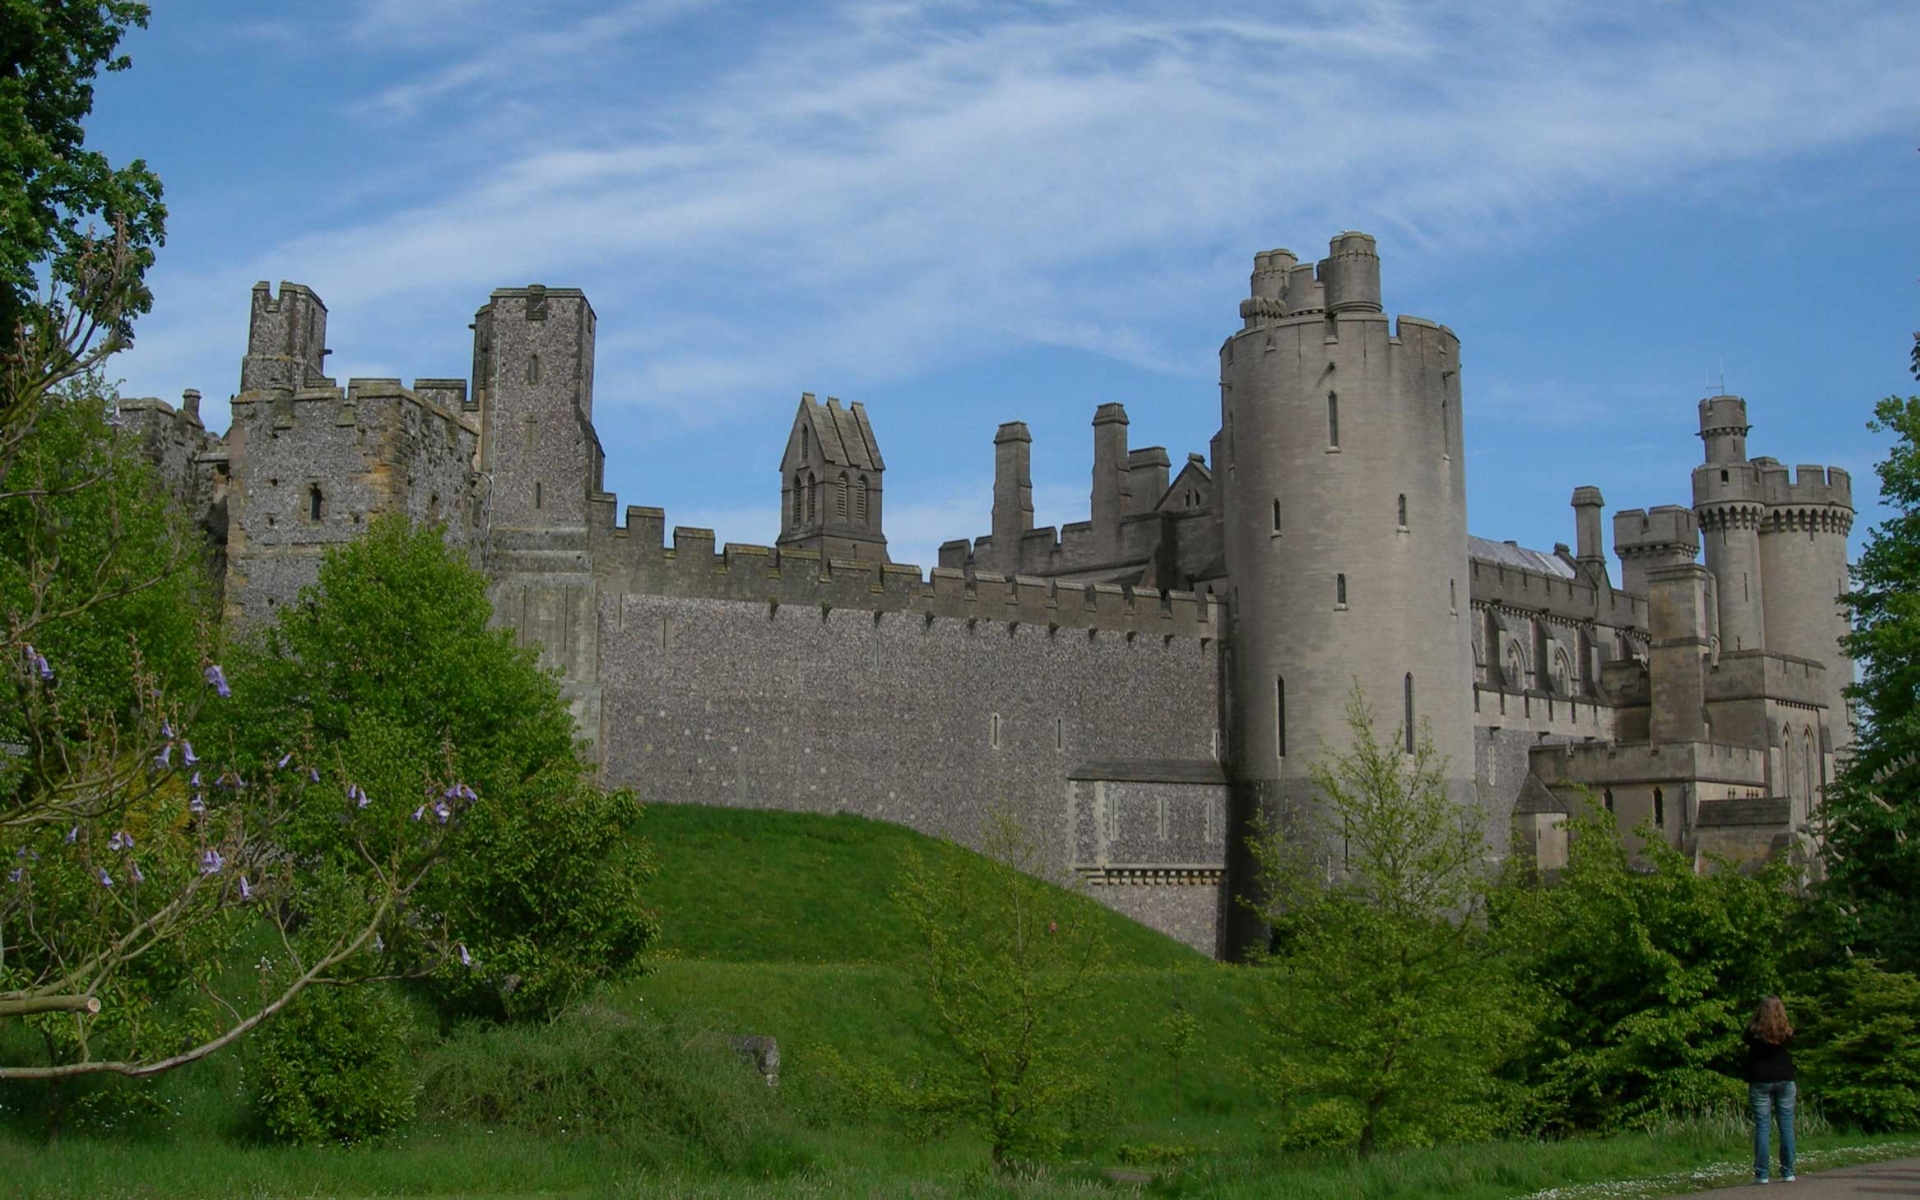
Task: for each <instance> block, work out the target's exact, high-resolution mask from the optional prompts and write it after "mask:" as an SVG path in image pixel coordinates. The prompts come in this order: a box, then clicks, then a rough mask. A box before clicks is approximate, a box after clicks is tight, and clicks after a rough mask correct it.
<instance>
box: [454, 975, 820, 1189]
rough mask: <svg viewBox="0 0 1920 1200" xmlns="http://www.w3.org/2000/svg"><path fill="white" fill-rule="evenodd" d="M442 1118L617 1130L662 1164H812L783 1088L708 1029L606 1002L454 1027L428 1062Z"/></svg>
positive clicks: (761, 1171)
mask: <svg viewBox="0 0 1920 1200" xmlns="http://www.w3.org/2000/svg"><path fill="white" fill-rule="evenodd" d="M426 1092H427V1095H428V1097H429V1103H430V1105H431V1106H432V1108H433V1110H434V1112H435V1113H436V1114H437V1115H438V1116H441V1117H444V1118H448V1119H452V1120H455V1121H459V1122H464V1123H468V1124H472V1125H481V1126H486V1127H505V1128H510V1129H517V1130H521V1131H524V1132H527V1133H531V1134H536V1135H538V1136H540V1137H543V1138H565V1139H607V1140H610V1141H613V1142H616V1143H618V1144H619V1145H621V1146H622V1147H625V1148H627V1149H628V1150H629V1151H630V1152H632V1153H636V1154H640V1155H643V1156H645V1157H646V1158H648V1159H651V1160H652V1161H653V1162H654V1163H656V1164H661V1163H666V1162H672V1161H675V1160H676V1159H679V1160H685V1159H691V1160H693V1161H696V1162H699V1163H702V1164H704V1165H706V1166H708V1167H712V1168H718V1169H722V1170H726V1171H729V1172H733V1173H736V1174H739V1175H743V1176H748V1177H752V1176H761V1177H767V1176H784V1175H788V1174H791V1173H793V1172H794V1171H796V1170H799V1169H801V1168H803V1167H805V1166H806V1157H805V1155H804V1153H803V1152H802V1151H800V1150H799V1149H798V1147H797V1146H796V1145H795V1144H794V1142H793V1140H792V1138H791V1137H790V1135H789V1133H788V1131H787V1121H786V1118H785V1117H784V1115H783V1114H782V1112H781V1109H780V1106H779V1103H778V1096H777V1094H776V1093H775V1091H774V1089H772V1088H770V1087H768V1086H767V1084H766V1081H765V1080H763V1079H762V1078H761V1077H760V1075H759V1074H758V1073H757V1072H756V1071H754V1070H753V1069H752V1067H751V1066H750V1065H748V1064H747V1063H746V1062H745V1061H744V1060H743V1059H742V1058H741V1057H740V1056H739V1055H737V1054H735V1053H734V1052H733V1051H732V1049H731V1047H729V1046H728V1044H727V1041H726V1039H725V1038H724V1037H722V1036H720V1035H718V1034H716V1033H712V1032H709V1031H707V1030H704V1029H690V1028H686V1027H676V1026H670V1025H667V1024H664V1023H661V1022H658V1021H654V1020H652V1019H650V1018H645V1017H628V1016H622V1015H620V1014H618V1013H613V1012H609V1011H605V1010H581V1011H576V1012H572V1013H569V1014H567V1015H565V1016H563V1017H561V1018H560V1019H559V1020H557V1021H555V1022H553V1023H552V1024H548V1025H529V1026H521V1027H487V1026H484V1025H478V1024H471V1025H466V1026H463V1027H461V1028H460V1029H458V1030H456V1031H455V1032H454V1034H453V1036H452V1038H450V1039H449V1040H448V1042H447V1043H446V1045H445V1046H444V1047H442V1048H441V1049H440V1050H439V1051H438V1052H437V1053H436V1054H435V1055H434V1056H433V1058H432V1060H431V1062H430V1063H429V1065H428V1068H427V1074H426Z"/></svg>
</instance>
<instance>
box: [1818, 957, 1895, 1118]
mask: <svg viewBox="0 0 1920 1200" xmlns="http://www.w3.org/2000/svg"><path fill="white" fill-rule="evenodd" d="M1794 1009H1795V1011H1796V1016H1797V1019H1798V1022H1799V1024H1798V1028H1797V1030H1796V1036H1795V1039H1794V1041H1795V1045H1796V1046H1799V1047H1802V1049H1801V1050H1800V1051H1799V1053H1798V1054H1797V1056H1796V1057H1797V1059H1798V1062H1797V1065H1798V1066H1799V1068H1800V1077H1801V1079H1802V1081H1803V1085H1804V1089H1805V1093H1806V1094H1807V1095H1808V1096H1810V1097H1812V1098H1813V1099H1814V1100H1816V1101H1817V1102H1818V1103H1819V1105H1820V1108H1821V1111H1822V1112H1823V1113H1824V1114H1825V1115H1826V1116H1827V1118H1828V1119H1829V1120H1832V1121H1836V1122H1839V1123H1841V1124H1843V1125H1850V1126H1854V1127H1856V1128H1859V1129H1864V1130H1867V1131H1870V1132H1876V1133H1897V1132H1906V1131H1911V1130H1916V1129H1920V978H1916V977H1915V976H1913V975H1908V974H1897V973H1892V972H1888V971H1883V970H1881V969H1880V967H1879V966H1878V965H1877V964H1875V963H1871V962H1867V961H1865V960H1859V959H1856V960H1854V961H1852V962H1849V963H1848V964H1847V965H1845V966H1843V967H1839V968H1836V969H1835V970H1833V971H1831V972H1829V973H1828V974H1827V975H1826V977H1825V978H1824V979H1822V980H1821V981H1820V987H1819V991H1818V993H1817V994H1816V995H1814V996H1810V997H1806V998H1801V999H1798V1000H1797V1001H1796V1003H1795V1005H1794Z"/></svg>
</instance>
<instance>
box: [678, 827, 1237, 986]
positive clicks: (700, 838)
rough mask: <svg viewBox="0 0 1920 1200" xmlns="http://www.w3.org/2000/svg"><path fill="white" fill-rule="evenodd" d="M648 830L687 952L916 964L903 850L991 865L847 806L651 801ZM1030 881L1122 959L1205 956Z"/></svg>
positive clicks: (1195, 961) (940, 861)
mask: <svg viewBox="0 0 1920 1200" xmlns="http://www.w3.org/2000/svg"><path fill="white" fill-rule="evenodd" d="M646 829H647V836H648V840H649V841H650V842H652V844H653V848H654V852H655V854H656V855H657V856H658V858H659V865H660V872H659V875H658V876H657V877H656V878H655V879H654V880H653V881H652V883H651V884H650V885H649V892H650V895H651V897H652V899H653V901H654V903H655V904H656V905H657V906H658V907H659V909H660V913H661V918H660V919H661V926H662V932H661V937H660V942H661V945H662V946H663V947H664V948H666V949H667V950H668V951H669V952H671V953H673V954H678V955H683V956H686V957H689V958H700V959H714V960H720V961H727V962H769V963H771V962H831V963H857V962H873V963H911V962H917V961H918V960H919V958H920V955H921V949H920V942H919V935H918V933H917V932H916V931H915V930H914V928H913V927H912V925H910V924H909V923H908V922H906V921H904V920H902V919H901V915H900V909H899V907H898V906H897V905H896V904H895V903H894V899H893V893H894V890H895V888H896V886H897V884H898V882H899V873H900V859H901V856H902V855H903V854H905V853H906V851H907V849H908V848H909V847H913V848H916V849H917V850H918V852H919V853H920V855H921V856H922V858H923V860H924V861H926V862H927V863H929V864H931V865H934V866H939V867H945V866H947V865H950V864H961V863H967V864H973V865H974V866H976V867H984V864H982V863H980V860H979V857H978V856H977V855H975V854H974V853H973V852H972V851H969V850H965V849H962V848H960V847H959V846H956V845H954V844H953V843H951V842H943V841H938V840H936V839H934V838H930V837H927V836H926V835H925V834H921V833H916V832H914V831H913V830H911V829H908V828H906V827H905V826H902V825H894V824H891V823H889V822H886V821H874V820H869V819H867V818H865V817H857V816H853V815H851V814H846V813H841V814H834V815H827V814H823V813H803V812H776V811H771V810H763V809H739V808H716V807H710V806H707V805H701V804H655V805H652V806H650V807H649V808H648V809H647V816H646ZM956 869H957V868H956ZM1026 884H1027V886H1029V887H1030V888H1032V889H1033V891H1034V892H1035V894H1036V896H1038V895H1040V894H1043V893H1044V894H1045V895H1046V897H1047V900H1046V902H1047V903H1049V904H1057V905H1061V906H1063V907H1065V908H1066V909H1068V910H1070V911H1072V912H1073V913H1074V914H1075V916H1074V919H1075V920H1076V921H1083V922H1087V923H1089V924H1095V925H1099V926H1100V927H1101V936H1102V938H1103V939H1104V940H1105V941H1106V943H1107V944H1108V946H1109V947H1110V948H1111V949H1112V951H1113V956H1114V961H1116V962H1120V963H1127V964H1132V965H1136V966H1143V967H1144V966H1152V965H1163V966H1167V967H1175V966H1198V965H1201V964H1204V963H1205V962H1206V961H1207V960H1206V958H1205V956H1203V955H1201V954H1200V953H1198V952H1197V951H1194V950H1191V949H1189V948H1188V947H1186V946H1184V945H1181V944H1180V943H1179V942H1176V941H1174V940H1173V939H1172V938H1170V937H1168V936H1166V935H1165V934H1163V933H1160V932H1158V931H1156V930H1152V929H1148V928H1147V927H1146V926H1144V925H1141V924H1139V923H1138V922H1136V921H1130V920H1128V919H1127V918H1125V917H1123V916H1120V915H1119V914H1118V913H1115V912H1114V911H1113V910H1111V909H1109V908H1107V907H1106V906H1104V905H1102V904H1100V903H1098V902H1097V901H1095V900H1093V899H1092V898H1090V897H1088V896H1085V895H1082V894H1080V893H1077V892H1063V891H1060V890H1058V889H1055V888H1052V887H1051V885H1049V884H1046V883H1044V882H1042V881H1041V880H1038V879H1033V880H1028V881H1026ZM1036 903H1038V901H1037V900H1036Z"/></svg>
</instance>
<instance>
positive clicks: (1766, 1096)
mask: <svg viewBox="0 0 1920 1200" xmlns="http://www.w3.org/2000/svg"><path fill="white" fill-rule="evenodd" d="M1795 1098H1796V1092H1795V1090H1794V1086H1793V1080H1791V1079H1789V1080H1787V1081H1786V1082H1784V1083H1750V1084H1748V1085H1747V1099H1748V1100H1750V1101H1752V1103H1753V1177H1754V1178H1755V1179H1765V1178H1766V1177H1767V1141H1768V1138H1769V1137H1770V1136H1771V1135H1772V1133H1773V1119H1774V1117H1775V1116H1776V1115H1778V1116H1779V1118H1780V1174H1781V1175H1783V1176H1786V1175H1791V1174H1793V1102H1794V1100H1795Z"/></svg>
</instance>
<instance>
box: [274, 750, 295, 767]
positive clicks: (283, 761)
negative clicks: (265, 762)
mask: <svg viewBox="0 0 1920 1200" xmlns="http://www.w3.org/2000/svg"><path fill="white" fill-rule="evenodd" d="M292 761H293V751H291V750H289V751H287V752H286V753H285V754H282V755H281V756H280V761H279V762H277V763H275V764H274V768H275V769H276V770H280V771H284V770H286V769H287V764H288V763H290V762H292Z"/></svg>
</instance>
